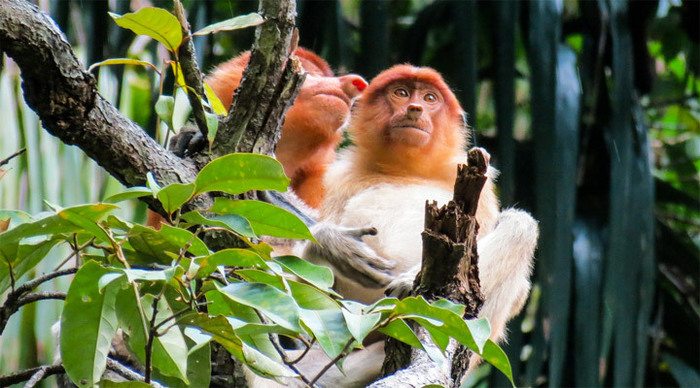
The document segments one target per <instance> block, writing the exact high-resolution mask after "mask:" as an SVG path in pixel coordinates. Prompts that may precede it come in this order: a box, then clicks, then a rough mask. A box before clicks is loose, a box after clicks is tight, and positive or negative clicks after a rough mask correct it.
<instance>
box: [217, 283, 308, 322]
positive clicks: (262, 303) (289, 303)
mask: <svg viewBox="0 0 700 388" xmlns="http://www.w3.org/2000/svg"><path fill="white" fill-rule="evenodd" d="M221 291H222V292H223V293H224V294H225V295H226V296H228V297H229V298H231V299H233V300H234V301H236V302H238V303H241V304H244V305H246V306H250V307H252V308H254V309H256V310H258V311H260V312H262V313H263V314H265V315H267V316H268V317H269V318H270V319H271V320H272V321H273V322H275V323H277V324H278V325H280V326H282V327H284V328H287V329H289V330H293V331H297V332H298V331H299V330H301V328H300V327H299V307H298V306H297V304H296V302H295V301H294V299H292V297H291V296H289V295H287V294H285V293H284V292H282V291H280V290H278V289H276V288H275V287H272V286H269V285H267V284H258V283H252V284H251V283H233V284H229V285H228V286H226V287H223V288H221Z"/></svg>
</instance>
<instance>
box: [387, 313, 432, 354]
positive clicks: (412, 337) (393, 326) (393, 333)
mask: <svg viewBox="0 0 700 388" xmlns="http://www.w3.org/2000/svg"><path fill="white" fill-rule="evenodd" d="M378 331H379V332H380V333H384V334H386V335H388V336H389V337H392V338H396V339H397V340H399V341H401V342H403V343H405V344H408V345H411V346H413V347H414V348H418V349H423V344H422V343H421V342H420V340H419V339H418V337H416V333H414V332H413V330H411V327H410V326H408V324H406V322H404V321H402V320H400V319H396V320H394V321H391V322H389V324H388V325H386V326H384V327H382V328H380V329H379V330H378Z"/></svg>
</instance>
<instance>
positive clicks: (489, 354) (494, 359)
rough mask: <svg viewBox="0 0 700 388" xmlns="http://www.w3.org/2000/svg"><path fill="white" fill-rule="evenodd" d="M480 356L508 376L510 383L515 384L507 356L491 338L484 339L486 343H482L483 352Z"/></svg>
mask: <svg viewBox="0 0 700 388" xmlns="http://www.w3.org/2000/svg"><path fill="white" fill-rule="evenodd" d="M481 357H482V358H483V359H484V360H486V361H487V362H488V363H489V364H491V365H493V366H495V367H496V369H498V370H500V371H501V372H503V374H504V375H506V377H508V380H510V383H511V384H512V385H513V386H515V383H514V382H513V370H512V369H511V367H510V361H509V360H508V356H506V353H505V352H504V351H503V349H501V348H500V347H499V346H498V345H496V343H495V342H493V341H491V340H488V341H486V344H485V345H484V352H483V353H482V354H481Z"/></svg>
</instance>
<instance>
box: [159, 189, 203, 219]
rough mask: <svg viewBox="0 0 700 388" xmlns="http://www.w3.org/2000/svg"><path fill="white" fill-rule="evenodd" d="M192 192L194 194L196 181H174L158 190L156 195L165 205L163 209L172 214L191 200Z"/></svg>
mask: <svg viewBox="0 0 700 388" xmlns="http://www.w3.org/2000/svg"><path fill="white" fill-rule="evenodd" d="M192 194H194V183H188V184H182V183H172V184H169V185H167V186H165V187H163V188H162V189H161V190H160V191H158V194H157V195H156V197H157V198H158V200H159V201H160V203H161V204H162V205H163V209H165V211H167V212H168V213H169V214H172V213H174V212H175V210H177V209H179V208H180V207H181V206H182V205H184V204H185V202H187V201H189V200H190V198H192Z"/></svg>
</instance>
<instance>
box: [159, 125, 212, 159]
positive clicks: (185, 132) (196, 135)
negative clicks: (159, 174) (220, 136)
mask: <svg viewBox="0 0 700 388" xmlns="http://www.w3.org/2000/svg"><path fill="white" fill-rule="evenodd" d="M206 145H207V139H205V138H204V135H202V132H200V131H199V128H197V126H195V125H191V124H186V125H185V126H183V127H182V128H181V129H180V132H178V133H177V135H175V136H173V137H172V138H171V139H170V142H169V144H168V149H169V150H170V151H172V152H173V153H174V154H175V155H177V156H179V157H181V158H182V157H184V156H187V155H192V154H194V153H197V152H199V151H201V150H203V149H204V147H206Z"/></svg>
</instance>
